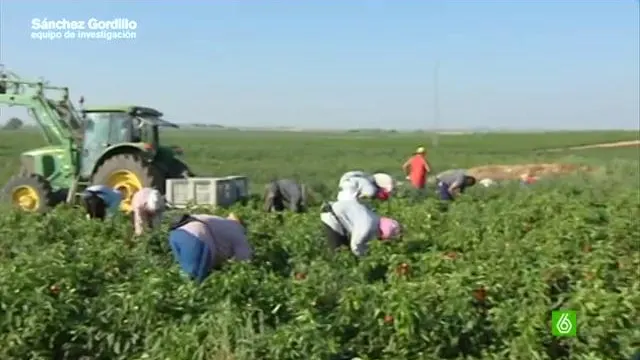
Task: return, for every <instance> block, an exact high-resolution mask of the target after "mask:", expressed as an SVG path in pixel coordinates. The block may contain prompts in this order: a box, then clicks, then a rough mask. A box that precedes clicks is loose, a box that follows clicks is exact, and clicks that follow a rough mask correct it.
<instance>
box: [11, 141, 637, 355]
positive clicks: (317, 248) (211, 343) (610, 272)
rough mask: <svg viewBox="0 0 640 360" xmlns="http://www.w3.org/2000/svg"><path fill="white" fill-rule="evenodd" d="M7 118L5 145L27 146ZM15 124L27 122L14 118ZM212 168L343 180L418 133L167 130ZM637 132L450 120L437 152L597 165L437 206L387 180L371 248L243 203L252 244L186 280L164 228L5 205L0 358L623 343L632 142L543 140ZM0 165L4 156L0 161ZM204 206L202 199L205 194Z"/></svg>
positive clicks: (597, 348) (591, 347) (455, 350)
mask: <svg viewBox="0 0 640 360" xmlns="http://www.w3.org/2000/svg"><path fill="white" fill-rule="evenodd" d="M7 134H8V132H7V133H2V132H0V157H1V158H2V159H3V160H5V162H6V163H7V164H10V165H9V166H7V168H9V169H10V170H11V171H8V173H7V172H5V171H3V172H2V176H1V178H0V180H2V181H3V182H4V181H6V178H8V176H10V173H11V172H12V171H15V170H17V168H18V164H17V155H18V154H19V153H20V152H21V151H24V150H26V149H28V148H31V147H35V146H38V145H39V144H38V137H37V134H32V133H29V132H12V133H11V134H12V135H7ZM16 134H18V135H16ZM166 135H167V136H166V139H167V141H168V142H170V143H172V144H178V145H181V146H183V147H184V148H185V151H186V158H187V161H188V162H189V163H190V164H192V165H193V167H194V171H195V172H196V173H198V174H203V175H230V174H246V175H248V176H250V179H251V180H252V182H253V183H254V184H256V185H255V186H254V190H258V188H259V185H260V184H263V183H265V182H266V181H268V180H269V179H270V178H271V177H274V176H295V177H297V178H299V179H301V180H302V181H305V182H307V183H312V184H315V189H316V190H317V192H318V197H321V196H325V197H326V196H329V195H330V194H331V195H333V194H335V189H334V187H335V185H336V182H337V178H338V177H339V176H340V175H341V174H342V173H343V172H344V171H347V170H353V169H363V170H369V171H375V170H384V171H388V172H390V173H392V174H394V175H399V170H398V169H399V166H400V165H401V163H402V161H403V160H404V158H405V157H406V156H407V155H408V154H409V153H410V152H411V151H412V150H413V148H415V147H416V146H418V145H421V144H425V145H429V144H430V142H431V140H432V139H431V138H430V137H428V136H427V135H420V134H375V135H373V134H366V133H363V134H297V133H271V134H269V133H264V134H256V133H242V132H223V131H220V132H188V131H182V132H175V133H168V134H166ZM634 136H635V137H636V138H637V134H634V133H622V132H621V133H613V132H611V133H558V134H483V135H463V136H441V137H440V138H439V139H438V144H437V146H435V147H430V149H431V155H430V157H431V159H432V162H433V164H434V166H435V167H436V168H437V169H438V170H445V169H448V168H451V167H470V166H474V165H483V164H492V163H513V164H516V163H534V162H543V161H544V162H553V161H558V162H560V161H561V162H572V163H584V164H589V165H591V166H599V167H600V168H601V169H600V170H598V171H595V172H594V173H592V174H574V175H570V176H566V177H563V178H561V179H543V180H542V181H541V182H539V183H538V184H536V185H535V186H533V187H529V188H522V187H520V186H519V185H518V184H504V185H501V186H498V187H494V188H488V189H484V188H475V189H472V191H470V192H469V193H468V194H465V195H464V196H463V197H462V198H461V199H460V201H458V202H456V203H454V204H451V205H450V206H443V205H442V204H440V203H439V202H438V201H436V200H435V199H432V198H428V199H426V200H425V201H419V202H414V201H410V200H409V199H405V198H396V199H393V200H392V201H391V202H389V203H386V204H380V205H377V206H378V211H379V212H380V213H381V214H383V215H388V216H392V217H395V218H397V219H398V220H399V221H400V222H401V223H403V225H404V226H405V233H404V236H403V239H402V241H397V242H392V243H380V242H375V243H373V245H372V248H371V251H370V254H369V256H367V257H365V258H363V259H360V260H356V259H354V258H353V257H352V256H351V254H350V253H349V252H348V251H342V252H339V253H337V254H335V255H332V254H329V253H328V252H327V250H326V246H325V243H324V239H323V238H322V236H321V232H320V225H319V222H318V210H317V209H315V208H314V209H312V211H311V212H310V213H308V214H287V215H286V216H285V222H284V225H283V226H280V225H279V224H278V222H277V221H275V218H274V217H273V216H272V215H269V214H264V213H261V212H260V211H259V210H258V208H259V205H260V204H259V203H258V202H257V201H253V202H251V203H250V204H249V205H248V206H246V207H237V208H234V209H230V210H220V211H219V212H218V213H220V214H224V213H226V212H227V211H231V210H233V211H235V212H236V213H238V214H239V215H241V217H243V218H244V219H246V220H247V223H248V226H249V236H250V240H251V242H252V244H253V245H254V247H255V250H256V257H255V259H254V260H253V261H252V262H251V263H247V264H238V263H231V264H229V265H228V266H226V267H225V268H224V269H223V270H222V271H220V272H219V273H216V274H215V275H213V276H211V277H209V278H208V279H207V280H206V281H205V283H204V284H203V285H202V286H200V287H197V286H196V285H194V284H192V283H191V282H189V281H187V280H185V279H184V277H183V276H182V275H181V273H180V271H179V269H178V267H177V265H175V264H174V263H173V259H172V258H171V256H170V252H169V248H168V244H167V241H166V239H167V233H166V231H167V229H166V225H165V228H163V229H161V230H158V231H156V232H154V233H151V234H146V235H144V236H143V237H142V238H140V239H137V240H135V241H132V240H131V233H130V229H129V226H128V221H127V219H125V218H123V217H118V218H116V219H113V221H111V222H107V223H106V224H100V223H97V222H90V221H87V220H84V219H83V216H82V214H81V212H79V210H77V209H74V208H71V207H67V206H61V207H58V208H57V209H56V210H55V211H54V212H53V213H51V214H48V215H44V216H36V215H29V214H21V213H16V212H13V211H8V210H4V212H3V214H2V215H1V216H0V274H1V275H0V359H43V360H44V359H87V360H88V359H123V360H124V359H185V360H187V359H210V360H223V359H226V360H231V359H234V360H253V359H274V360H287V359H292V360H293V359H309V360H311V359H313V360H316V359H317V360H327V359H335V360H337V359H352V358H354V357H359V358H361V359H388V360H398V359H425V360H428V359H487V360H489V359H491V360H503V359H514V360H521V359H549V360H552V359H553V360H558V359H571V360H600V359H628V358H629V357H630V356H631V354H632V352H633V351H634V350H635V349H637V348H638V346H639V345H640V344H638V343H637V342H638V340H639V339H640V322H639V319H640V283H639V281H638V279H639V277H638V276H639V267H640V252H639V251H638V250H639V248H638V247H639V239H640V227H639V226H638V219H640V198H639V196H640V193H639V189H638V184H639V183H640V177H639V175H638V167H639V166H640V165H639V160H638V159H639V157H638V148H631V149H601V150H581V151H575V152H569V151H561V152H554V153H548V152H544V151H543V149H550V148H558V147H566V146H575V145H584V144H588V143H593V142H604V141H616V140H629V139H633V138H634ZM5 170H6V169H5ZM203 211H207V210H203ZM560 308H562V309H573V310H576V311H577V313H578V336H577V337H576V338H554V337H553V336H552V335H551V331H550V326H549V325H550V324H549V323H550V312H551V310H553V309H560Z"/></svg>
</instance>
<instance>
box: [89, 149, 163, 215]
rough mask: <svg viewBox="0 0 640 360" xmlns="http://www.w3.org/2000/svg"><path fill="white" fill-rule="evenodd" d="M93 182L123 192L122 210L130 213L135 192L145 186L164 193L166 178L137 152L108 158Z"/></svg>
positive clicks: (96, 173) (97, 171) (95, 174)
mask: <svg viewBox="0 0 640 360" xmlns="http://www.w3.org/2000/svg"><path fill="white" fill-rule="evenodd" d="M92 183H93V184H102V185H106V186H108V187H111V188H114V189H116V190H118V191H120V193H121V194H122V202H121V203H120V210H122V211H124V212H125V213H130V212H131V210H132V208H131V200H132V199H133V194H135V193H136V192H138V191H139V190H140V189H142V188H144V187H153V188H156V189H158V190H160V191H161V192H162V193H163V194H164V186H165V184H164V178H163V177H162V176H160V174H159V173H158V171H156V169H155V167H154V166H153V165H151V164H147V163H146V162H145V161H144V160H143V159H142V158H141V157H140V156H138V155H136V154H120V155H116V156H113V157H111V158H109V159H107V160H105V162H104V163H103V164H102V165H101V166H100V168H98V170H96V172H95V173H94V174H93V177H92Z"/></svg>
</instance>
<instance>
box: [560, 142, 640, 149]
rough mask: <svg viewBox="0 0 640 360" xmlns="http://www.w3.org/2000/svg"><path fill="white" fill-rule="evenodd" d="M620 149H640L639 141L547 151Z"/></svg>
mask: <svg viewBox="0 0 640 360" xmlns="http://www.w3.org/2000/svg"><path fill="white" fill-rule="evenodd" d="M620 147H640V140H629V141H616V142H611V143H602V144H592V145H582V146H573V147H569V148H559V149H551V150H548V151H565V150H584V149H599V148H620Z"/></svg>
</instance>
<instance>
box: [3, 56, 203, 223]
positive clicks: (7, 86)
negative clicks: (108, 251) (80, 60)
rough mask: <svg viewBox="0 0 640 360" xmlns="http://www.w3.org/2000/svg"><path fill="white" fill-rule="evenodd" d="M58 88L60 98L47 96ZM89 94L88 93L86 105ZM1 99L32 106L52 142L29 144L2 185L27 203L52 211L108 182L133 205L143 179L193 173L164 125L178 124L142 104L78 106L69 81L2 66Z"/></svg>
mask: <svg viewBox="0 0 640 360" xmlns="http://www.w3.org/2000/svg"><path fill="white" fill-rule="evenodd" d="M51 92H56V93H58V95H59V97H58V98H52V97H47V94H48V93H51ZM83 102H84V99H81V100H80V104H81V106H82V104H83ZM0 104H3V105H7V106H22V107H25V108H27V110H28V111H29V114H30V116H31V117H32V118H33V119H34V120H35V121H36V122H37V123H38V125H39V127H40V128H41V130H42V133H43V135H44V138H45V140H46V141H47V143H48V144H49V145H48V146H45V147H42V148H38V149H33V150H30V151H27V152H24V153H23V154H22V155H21V165H22V166H21V170H20V173H19V174H17V175H15V176H13V177H12V178H11V179H10V180H9V181H8V183H7V184H6V185H5V186H4V188H3V190H2V196H3V197H4V198H5V200H8V201H10V202H11V203H13V205H14V206H17V207H19V208H21V209H23V210H25V211H29V212H38V213H44V212H47V211H48V210H49V209H51V208H52V207H53V206H55V205H56V204H58V203H60V202H64V201H67V202H72V201H74V200H75V197H76V196H75V195H76V194H77V193H79V192H80V191H82V190H83V189H84V188H85V187H87V186H88V185H89V184H104V185H107V186H109V187H112V188H114V189H117V190H119V191H120V192H121V193H122V195H123V201H122V205H121V210H123V211H125V212H130V211H131V199H132V197H133V194H134V193H135V192H136V191H138V190H140V189H141V188H143V187H155V188H157V189H160V190H161V191H162V192H163V193H164V191H165V180H166V179H172V178H188V177H191V176H193V174H192V173H191V171H190V170H189V168H188V166H187V165H186V164H185V163H184V162H183V161H182V160H180V159H179V158H178V156H179V155H180V154H181V150H179V149H178V148H175V147H167V146H161V145H160V137H159V129H160V128H161V127H172V128H177V127H178V126H177V125H175V124H173V123H170V122H168V121H165V120H162V113H160V112H159V111H157V110H155V109H152V108H148V107H142V106H120V107H101V108H87V109H83V110H81V111H77V110H76V109H75V108H74V106H73V104H72V103H71V101H70V100H69V90H68V88H66V87H56V86H49V85H48V84H47V83H45V82H44V81H26V80H23V79H21V78H20V77H18V76H17V75H16V74H14V73H12V72H8V71H4V70H3V69H0Z"/></svg>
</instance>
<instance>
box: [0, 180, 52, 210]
mask: <svg viewBox="0 0 640 360" xmlns="http://www.w3.org/2000/svg"><path fill="white" fill-rule="evenodd" d="M2 195H3V198H4V199H5V201H10V202H11V204H13V206H14V207H17V208H18V209H21V210H23V211H27V212H33V213H39V214H44V213H46V212H47V211H49V210H51V208H52V207H53V206H54V205H55V199H54V193H53V190H52V189H51V185H50V184H49V182H48V181H47V180H46V179H45V178H44V177H42V176H40V175H36V174H31V175H17V176H14V177H12V178H11V179H9V182H7V184H6V185H5V186H4V188H3V189H2Z"/></svg>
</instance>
